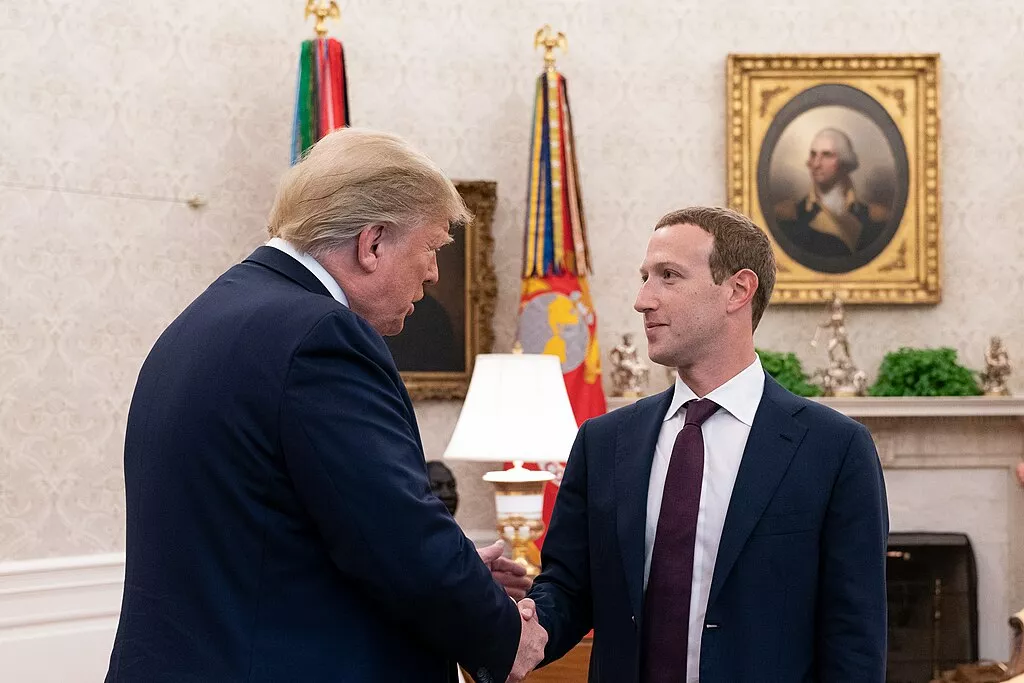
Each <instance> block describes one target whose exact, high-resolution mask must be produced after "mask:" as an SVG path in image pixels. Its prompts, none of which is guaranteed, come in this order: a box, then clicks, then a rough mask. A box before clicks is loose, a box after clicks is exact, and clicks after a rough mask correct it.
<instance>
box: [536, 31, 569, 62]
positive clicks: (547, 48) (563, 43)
mask: <svg viewBox="0 0 1024 683" xmlns="http://www.w3.org/2000/svg"><path fill="white" fill-rule="evenodd" d="M538 47H543V48H544V67H545V68H546V69H548V70H549V71H554V70H555V48H558V49H559V50H561V51H562V52H568V51H569V41H568V40H566V38H565V34H564V33H562V32H561V31H559V32H558V33H555V32H554V31H552V30H551V26H550V25H548V24H544V26H542V27H541V28H539V29H537V33H536V34H535V35H534V36H533V49H535V50H536V49H537V48H538Z"/></svg>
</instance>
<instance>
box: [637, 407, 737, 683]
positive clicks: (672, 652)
mask: <svg viewBox="0 0 1024 683" xmlns="http://www.w3.org/2000/svg"><path fill="white" fill-rule="evenodd" d="M683 407H685V408H686V421H685V424H683V428H682V429H681V430H679V434H678V436H676V442H675V445H674V446H673V447H672V459H671V461H669V464H668V472H667V474H666V475H665V492H664V494H663V496H662V499H661V513H660V514H659V516H658V530H657V533H656V534H655V536H654V551H653V553H652V554H651V571H650V574H649V575H648V577H647V592H646V593H645V595H644V612H643V632H642V637H643V644H642V648H643V652H642V666H643V677H642V678H641V679H640V680H641V683H682V682H683V681H685V680H686V651H687V647H688V643H689V633H688V632H689V626H690V589H691V586H692V585H693V548H694V543H695V541H696V537H697V513H698V512H699V511H700V489H701V481H702V479H703V477H704V436H703V434H701V431H700V426H701V425H702V424H703V423H704V421H705V420H707V419H708V418H709V417H711V416H712V415H714V413H715V411H716V410H718V404H716V403H715V402H714V401H710V400H708V399H706V398H702V399H700V400H697V399H694V400H691V401H687V402H686V403H685V404H683Z"/></svg>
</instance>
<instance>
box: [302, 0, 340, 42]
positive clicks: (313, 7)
mask: <svg viewBox="0 0 1024 683" xmlns="http://www.w3.org/2000/svg"><path fill="white" fill-rule="evenodd" d="M310 17H316V27H314V29H313V30H314V31H316V35H317V37H318V38H324V37H325V36H326V35H327V20H328V19H335V20H337V19H341V9H340V8H339V7H338V3H337V2H335V0H331V1H330V2H322V1H318V0H308V2H307V3H306V13H305V14H304V15H303V18H304V19H309V18H310Z"/></svg>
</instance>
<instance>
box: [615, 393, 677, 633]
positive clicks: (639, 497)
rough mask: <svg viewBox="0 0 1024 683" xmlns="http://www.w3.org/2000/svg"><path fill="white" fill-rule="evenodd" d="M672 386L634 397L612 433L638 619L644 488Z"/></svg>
mask: <svg viewBox="0 0 1024 683" xmlns="http://www.w3.org/2000/svg"><path fill="white" fill-rule="evenodd" d="M673 391H674V389H673V388H669V389H668V391H665V392H662V393H660V394H656V395H655V396H651V397H650V398H646V399H643V400H641V401H637V402H636V403H634V404H633V405H632V406H630V407H629V408H627V409H626V410H628V411H629V414H628V415H626V416H625V418H624V419H623V420H622V421H621V422H619V428H618V432H617V433H616V435H615V500H616V527H617V530H618V534H619V549H620V552H621V553H622V565H623V569H624V570H625V573H626V586H627V588H628V590H629V599H630V603H631V604H632V605H633V616H635V617H636V618H637V620H638V621H639V619H640V609H641V605H642V604H643V594H644V538H645V525H646V522H647V489H648V487H649V485H650V479H651V463H652V462H653V461H654V447H655V446H656V445H657V443H658V435H659V434H660V433H661V424H662V422H663V421H664V418H665V411H666V410H668V406H669V404H670V403H671V402H672V394H673Z"/></svg>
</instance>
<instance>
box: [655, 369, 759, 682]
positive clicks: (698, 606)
mask: <svg viewBox="0 0 1024 683" xmlns="http://www.w3.org/2000/svg"><path fill="white" fill-rule="evenodd" d="M763 391H764V370H763V369H762V368H761V360H760V359H759V358H757V357H756V356H755V357H754V362H753V363H751V364H750V365H748V366H747V367H746V369H744V370H743V371H742V372H740V373H739V374H738V375H736V376H735V377H733V378H732V379H730V380H729V381H728V382H726V383H725V384H723V385H722V386H720V387H718V388H717V389H715V390H714V391H712V392H711V393H709V394H708V395H707V396H697V395H696V394H694V393H693V391H692V390H691V389H690V387H688V386H686V384H685V383H683V381H682V380H681V379H679V378H678V377H676V384H675V393H674V394H673V397H672V403H671V404H670V405H669V408H668V412H666V413H665V420H664V422H662V425H661V433H660V434H659V436H658V443H657V446H656V447H655V449H654V462H653V466H652V467H651V479H650V483H649V485H648V489H647V524H646V528H645V534H644V589H645V590H646V588H647V578H648V576H649V575H650V572H651V554H652V553H653V551H654V542H655V536H656V534H657V531H658V516H659V515H660V514H661V499H662V494H663V493H664V490H665V476H666V474H667V472H668V465H669V461H670V460H671V459H672V447H673V446H674V445H675V441H676V435H678V434H679V431H680V430H681V429H682V428H683V423H684V422H685V415H686V409H685V408H683V404H684V403H686V402H687V401H689V400H690V399H694V398H709V399H711V400H712V401H714V402H715V403H717V404H718V405H719V406H721V408H720V409H719V410H718V411H717V412H716V413H715V414H714V415H712V416H711V417H709V418H708V419H707V421H706V422H704V424H703V426H702V427H701V433H702V434H703V436H704V479H703V483H702V484H701V490H700V508H699V511H698V513H697V538H696V545H695V547H694V551H693V584H692V587H691V589H690V627H689V640H690V642H689V643H687V644H686V648H687V657H686V663H687V666H686V671H687V683H697V681H698V680H699V677H700V643H701V637H702V636H703V635H704V616H705V614H706V613H707V609H708V596H709V595H710V593H711V579H712V577H713V576H714V574H715V560H716V559H717V557H718V544H719V542H720V541H721V538H722V528H723V527H724V526H725V515H726V512H727V511H728V510H729V500H730V499H731V498H732V490H733V486H734V485H735V483H736V475H737V473H738V472H739V469H740V460H742V458H743V449H744V448H746V445H747V437H748V436H749V435H750V426H751V425H752V424H753V422H754V414H755V413H756V412H757V407H758V405H760V403H761V394H762V393H763Z"/></svg>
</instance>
